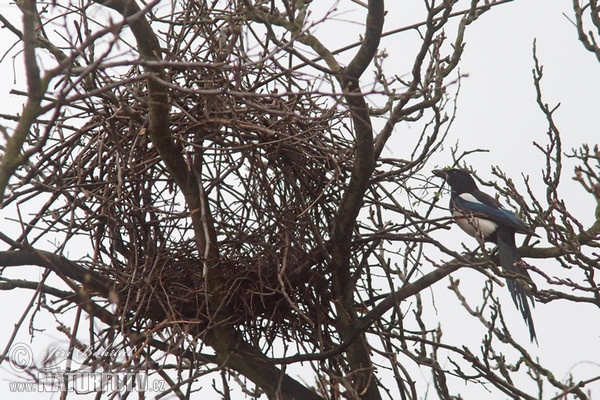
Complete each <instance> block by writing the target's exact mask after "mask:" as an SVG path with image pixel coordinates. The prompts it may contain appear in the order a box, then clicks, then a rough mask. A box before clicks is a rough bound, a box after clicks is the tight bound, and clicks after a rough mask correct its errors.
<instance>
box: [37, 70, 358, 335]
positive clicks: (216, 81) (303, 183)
mask: <svg viewBox="0 0 600 400" xmlns="http://www.w3.org/2000/svg"><path fill="white" fill-rule="evenodd" d="M265 69H266V66H264V65H261V66H255V67H249V69H248V70H246V71H243V73H244V74H243V77H240V73H241V72H240V71H235V70H234V69H228V68H224V69H222V70H215V71H210V70H207V69H205V68H198V69H193V68H177V67H172V68H171V69H170V70H168V71H167V75H168V76H169V77H170V78H169V79H170V80H171V82H175V83H176V84H177V85H180V86H181V87H182V89H181V90H177V89H176V88H171V92H170V101H171V104H172V108H171V115H170V122H171V129H172V137H173V139H174V140H175V141H176V142H177V143H178V145H179V148H180V149H181V152H182V154H184V157H185V158H186V160H188V161H189V162H188V166H189V168H196V169H197V170H196V171H194V173H195V174H196V175H197V176H198V177H199V178H200V182H201V184H202V186H203V188H204V190H205V191H206V193H207V195H208V198H209V201H210V212H211V214H212V217H213V220H214V223H215V228H216V232H217V237H218V243H217V246H218V249H219V265H218V268H220V270H221V271H222V272H221V273H222V277H224V279H226V281H227V285H226V287H227V288H228V292H227V293H226V296H225V298H226V300H227V306H228V307H229V308H230V309H231V310H233V312H232V315H236V318H237V320H236V321H231V322H232V323H237V324H243V325H244V327H245V329H244V330H245V331H247V332H250V331H252V330H255V329H258V330H261V331H262V332H263V335H265V334H266V332H267V330H265V329H264V328H265V325H269V329H268V332H269V335H273V337H274V336H275V335H284V336H285V335H288V334H291V333H290V332H295V334H296V335H304V334H306V333H302V332H307V331H312V330H313V328H314V326H318V325H320V321H324V320H325V319H327V318H330V317H331V316H332V312H331V310H328V309H327V308H326V306H325V305H327V304H331V302H330V301H328V300H329V299H327V298H325V296H327V295H328V293H329V291H328V290H324V289H325V288H326V287H327V285H328V277H327V274H326V268H325V262H326V261H325V257H324V252H325V247H326V246H327V245H326V243H327V239H328V238H327V233H328V232H329V230H330V228H331V223H332V219H333V216H334V212H335V209H334V207H335V205H337V204H339V196H340V193H341V192H342V190H341V189H342V188H341V187H340V185H341V184H342V182H343V181H344V177H346V176H347V175H348V174H349V171H348V163H347V161H348V159H349V158H350V157H351V156H352V151H351V146H350V143H349V142H348V138H347V137H345V136H344V133H343V132H346V130H345V127H344V125H343V115H342V114H341V113H340V112H339V111H338V109H337V107H336V106H335V103H334V102H333V101H331V99H328V98H326V97H321V96H317V95H315V93H314V87H313V86H312V85H313V84H314V82H311V81H309V80H304V81H303V80H301V79H299V78H298V77H294V76H283V75H282V74H279V73H278V72H277V71H266V70H265ZM137 73H138V71H136V70H132V71H130V74H129V76H126V77H125V78H128V77H135V76H136V75H137ZM273 74H276V75H275V76H279V77H280V78H279V80H275V81H273V82H271V83H270V84H267V83H261V82H262V81H261V80H263V79H266V77H270V76H274V75H273ZM277 74H279V75H277ZM291 81H293V82H294V85H295V86H294V88H295V90H296V92H297V93H296V94H283V95H281V94H278V93H277V92H280V93H281V92H284V91H287V90H288V89H286V86H283V84H282V82H287V83H289V82H291ZM299 85H303V87H302V90H298V86H299ZM183 88H185V89H183ZM146 103H147V96H146V87H145V83H144V81H143V80H140V81H137V80H135V79H132V80H131V83H129V84H127V85H125V86H122V87H120V88H118V90H117V91H115V92H113V93H107V94H106V95H105V96H104V97H103V102H102V104H97V103H92V102H91V101H90V102H88V103H87V104H86V106H87V107H89V109H88V110H87V111H86V113H87V114H88V115H90V114H91V115H94V116H93V117H92V118H91V119H89V120H88V121H87V123H86V124H85V125H84V127H83V128H81V129H78V130H77V131H75V132H74V133H72V134H69V135H68V136H66V137H65V138H64V139H63V140H59V141H57V142H56V144H55V145H54V146H51V147H49V149H48V150H47V151H46V152H45V153H44V154H43V155H42V160H41V161H40V162H39V163H38V165H37V168H38V169H39V170H50V171H48V174H46V175H45V182H44V183H43V184H44V185H46V186H51V187H54V188H55V190H56V193H60V194H62V195H63V196H64V197H65V199H67V201H65V204H64V206H63V208H62V209H61V210H54V211H53V212H58V213H59V214H60V215H63V216H69V215H72V216H74V217H73V218H74V219H73V222H74V224H76V226H77V227H78V229H75V230H73V231H72V236H77V235H81V234H85V235H86V236H88V237H89V238H90V239H91V241H92V244H93V248H94V249H95V251H96V253H95V255H94V259H95V260H97V261H98V262H95V265H100V266H99V267H98V269H99V270H100V271H101V272H102V273H103V274H105V275H106V276H110V278H111V279H112V280H113V281H114V282H115V292H116V294H117V295H118V296H117V297H118V299H119V300H118V302H119V305H120V309H121V313H122V316H124V317H126V318H127V319H128V320H130V321H131V320H133V321H135V320H136V318H139V319H140V321H141V320H146V319H148V318H149V319H151V320H154V321H164V320H173V321H181V320H186V321H196V322H197V323H199V324H200V325H203V324H206V323H207V322H208V318H209V316H208V315H207V312H206V304H205V296H206V293H205V283H204V279H203V276H202V263H201V261H200V260H201V257H200V255H199V254H198V251H197V248H196V247H195V241H194V237H193V231H192V229H191V224H190V219H189V217H188V216H189V210H187V209H186V208H185V205H184V201H183V196H182V195H181V194H180V193H179V191H178V188H177V186H176V185H175V183H174V182H173V180H172V179H171V177H170V174H169V173H168V171H167V170H166V168H165V166H164V164H163V163H162V162H161V160H160V157H159V156H158V154H157V152H156V150H155V149H154V148H153V146H152V143H151V141H150V139H149V137H148V134H147V131H146V129H147V126H146V120H145V115H146V114H147V104H146ZM199 160H201V162H199ZM198 166H200V167H198ZM46 217H48V218H49V217H50V216H49V214H48V215H46ZM303 324H309V325H312V327H311V328H310V329H301V327H300V326H301V325H303Z"/></svg>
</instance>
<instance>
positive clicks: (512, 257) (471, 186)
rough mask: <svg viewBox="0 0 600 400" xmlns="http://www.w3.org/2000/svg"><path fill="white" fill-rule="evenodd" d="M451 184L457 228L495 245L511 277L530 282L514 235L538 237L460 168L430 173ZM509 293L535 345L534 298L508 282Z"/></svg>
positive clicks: (501, 263)
mask: <svg viewBox="0 0 600 400" xmlns="http://www.w3.org/2000/svg"><path fill="white" fill-rule="evenodd" d="M432 173H433V174H434V175H435V176H438V177H440V178H443V179H444V180H445V181H446V182H447V183H448V185H450V190H451V192H452V193H451V196H450V211H451V212H452V215H453V216H454V218H455V219H456V223H457V224H458V226H460V227H461V228H462V230H464V231H465V232H467V233H468V234H469V235H471V236H474V237H476V238H479V239H483V240H484V241H486V242H493V243H496V244H497V245H498V259H499V260H500V265H502V268H503V269H504V270H505V271H507V272H510V273H512V274H518V275H521V276H523V277H524V278H526V279H527V280H529V281H530V277H529V273H528V272H527V270H526V269H524V268H522V266H520V264H522V263H523V261H522V260H521V256H520V255H519V250H518V249H517V246H516V244H515V233H522V234H525V235H533V236H537V235H536V234H535V232H534V231H533V230H532V229H531V228H530V227H529V226H527V225H526V224H525V223H524V222H523V221H522V220H521V219H520V218H519V217H518V216H517V215H516V214H515V213H513V212H511V211H509V210H506V209H505V208H504V207H502V205H501V204H500V203H499V202H498V200H496V199H495V198H493V197H492V196H490V195H488V194H486V193H483V192H482V191H481V190H479V188H478V187H477V184H476V183H475V180H474V179H473V177H472V176H471V174H470V173H469V172H467V171H465V170H462V169H456V168H451V169H438V170H434V171H432ZM507 285H508V290H509V291H510V294H511V296H512V299H513V301H514V302H515V305H516V306H517V309H518V310H519V311H520V312H521V315H522V316H523V319H524V320H525V324H527V327H528V328H529V335H530V336H531V341H534V340H535V341H536V342H537V337H536V334H535V328H534V326H533V318H532V316H531V308H530V307H529V302H531V305H532V306H534V301H533V297H532V296H531V294H530V293H528V292H526V291H525V289H524V288H523V286H522V285H521V284H520V283H519V282H517V281H515V280H513V279H507Z"/></svg>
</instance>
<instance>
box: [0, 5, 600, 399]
mask: <svg viewBox="0 0 600 400" xmlns="http://www.w3.org/2000/svg"><path fill="white" fill-rule="evenodd" d="M505 2H506V0H497V1H486V2H479V1H477V0H473V1H471V2H466V3H465V4H463V2H459V1H450V0H446V1H427V0H426V1H425V2H424V10H425V14H424V15H425V17H424V20H423V21H415V23H414V25H411V26H405V27H398V28H397V29H393V30H390V31H387V32H386V31H384V29H383V25H384V20H385V19H386V18H387V19H390V18H393V15H389V14H388V15H387V16H386V10H385V8H384V4H383V1H382V0H369V1H368V2H366V3H363V2H360V1H355V2H354V4H353V7H354V8H357V9H359V10H360V11H361V13H362V15H363V16H362V18H364V20H363V22H362V25H360V26H361V30H360V32H356V33H355V34H354V36H355V38H354V39H350V40H349V41H348V44H347V46H346V47H343V48H339V49H331V48H328V47H327V45H326V44H325V41H324V38H323V37H319V35H318V32H319V31H320V30H321V29H327V27H328V26H329V24H332V23H333V22H334V21H335V17H336V15H335V14H336V12H338V10H336V9H335V8H333V7H332V8H331V10H329V11H328V12H326V13H324V15H325V16H324V17H323V18H322V19H321V18H316V17H315V15H316V14H317V10H318V7H321V9H320V10H322V9H323V8H322V7H323V4H322V2H321V4H317V3H319V2H310V1H289V0H282V1H271V2H268V1H253V0H237V1H234V0H229V1H227V0H224V1H213V2H208V1H203V0H197V1H193V0H184V1H172V2H159V1H157V0H154V1H151V2H149V3H144V4H142V3H138V2H136V1H134V0H106V1H102V0H96V1H81V2H63V1H60V0H58V1H53V2H50V3H42V2H36V1H35V0H21V1H19V2H18V3H17V5H16V6H15V7H17V6H18V7H19V8H20V11H21V15H22V17H23V19H22V20H23V24H22V26H20V25H19V24H18V23H17V22H15V21H11V20H10V19H9V18H7V17H4V16H0V21H1V22H2V24H3V26H4V27H5V28H7V29H8V30H10V31H11V32H12V34H14V38H15V46H14V47H13V48H12V49H11V50H10V51H9V52H8V53H7V54H5V55H4V57H3V60H4V61H3V63H6V62H9V60H11V58H10V57H11V56H12V57H13V58H14V59H15V60H17V61H16V62H17V65H24V71H25V73H26V74H25V77H26V82H27V90H26V91H24V90H20V89H19V88H18V87H16V88H15V89H14V90H13V94H15V95H20V96H23V99H24V100H23V108H22V111H21V112H20V113H19V114H18V115H7V114H3V115H2V117H3V118H4V121H5V126H4V127H3V132H4V139H5V140H4V142H5V143H4V147H3V155H2V163H1V166H0V193H2V204H3V207H4V211H3V213H5V215H9V217H10V218H11V219H12V220H13V221H15V222H16V224H14V226H16V227H20V231H19V232H17V233H15V232H9V231H5V230H3V231H2V232H1V233H0V239H1V240H2V241H3V242H4V244H5V246H4V251H1V252H0V265H1V266H3V271H4V274H3V277H2V281H1V282H0V288H1V289H3V290H5V291H11V292H12V291H17V290H19V291H21V292H26V291H30V292H31V293H32V294H31V295H30V296H31V297H30V301H29V305H28V307H27V308H26V309H25V310H24V311H23V314H22V317H21V318H20V319H19V320H18V321H14V322H12V323H14V326H15V328H14V332H13V335H12V336H11V338H10V340H9V341H8V342H7V343H5V344H4V349H5V350H4V353H3V358H2V359H1V360H0V361H3V362H5V363H6V362H14V361H15V360H12V359H10V349H11V346H13V345H14V342H15V338H16V337H17V334H18V333H19V332H20V331H21V330H23V329H24V325H25V324H26V323H27V321H29V327H30V331H31V332H32V335H33V333H34V332H35V330H36V322H35V321H36V320H37V318H41V317H40V315H41V314H49V315H51V316H52V317H53V318H54V319H55V320H56V321H57V322H58V325H59V331H61V332H62V333H63V334H64V335H65V338H66V341H67V342H68V350H69V351H68V352H67V354H68V358H69V360H70V359H71V358H72V350H79V351H82V352H84V354H85V355H86V359H85V363H84V364H85V365H86V366H88V367H90V368H92V370H93V371H107V372H119V371H130V372H144V373H148V374H150V376H152V377H154V378H156V379H160V380H162V381H163V382H164V383H165V384H166V386H165V388H164V390H163V391H162V392H161V393H160V395H161V396H164V395H175V396H177V397H179V398H190V397H192V396H193V395H194V394H195V393H196V392H198V391H199V390H203V391H206V390H209V389H207V388H206V386H207V385H212V390H214V392H215V393H217V394H218V395H220V396H222V397H223V398H226V399H227V398H231V396H232V395H231V393H232V391H234V390H237V391H238V393H239V391H243V392H244V393H245V395H246V396H249V397H260V396H262V395H266V396H267V397H268V398H271V399H337V398H352V399H380V398H384V397H387V398H393V399H398V398H402V399H417V398H425V397H432V396H434V397H439V398H444V399H448V398H462V397H461V394H460V393H461V391H462V390H463V388H464V382H467V383H470V384H472V385H485V386H486V387H487V388H488V389H489V390H491V391H493V392H495V393H502V394H503V395H504V396H506V397H512V398H515V399H516V398H519V399H520V398H523V399H535V398H541V397H542V393H543V394H544V396H545V397H546V396H548V395H547V393H551V396H556V398H558V397H561V396H563V395H564V396H566V395H567V394H569V393H572V394H573V395H575V396H576V397H579V398H587V395H586V386H587V384H588V383H590V382H593V381H594V380H597V379H598V377H596V378H594V379H590V380H589V381H577V380H575V378H569V379H567V380H565V381H561V380H559V379H558V378H556V377H555V376H554V375H553V374H552V372H551V371H550V370H549V369H547V368H545V367H544V366H542V365H540V364H539V362H538V360H537V359H536V358H535V357H534V356H533V355H531V354H529V353H528V352H527V350H526V347H525V346H524V345H523V344H520V342H519V341H518V339H517V338H515V337H513V336H512V335H511V334H510V331H509V329H508V328H507V326H506V323H505V321H504V318H503V313H502V307H501V305H500V303H499V301H498V300H497V298H496V295H495V294H494V288H497V286H498V285H499V284H500V285H501V281H502V280H501V279H499V278H500V277H502V278H506V277H508V278H515V277H514V276H512V277H511V276H507V274H506V273H505V272H503V271H501V270H499V269H498V267H497V266H496V263H495V254H494V252H493V249H492V248H489V249H486V248H479V249H477V250H476V251H468V252H462V251H459V250H458V249H453V248H450V247H448V246H446V245H444V244H443V243H441V242H440V241H438V240H436V234H437V233H439V232H440V231H443V230H446V229H448V228H449V225H450V224H451V223H452V221H451V218H449V217H448V218H447V217H444V218H434V217H433V216H432V215H434V216H435V215H438V214H437V212H438V211H440V210H439V209H440V208H445V206H440V205H439V204H438V203H437V200H438V196H437V195H436V193H437V192H438V191H439V182H436V183H431V182H430V176H431V174H430V171H431V169H432V168H433V167H434V166H435V165H433V164H434V163H435V160H434V159H433V156H434V155H435V154H436V153H437V152H438V151H439V150H440V148H441V146H442V145H443V144H444V140H445V137H446V133H447V132H448V129H449V128H450V126H451V124H452V121H453V118H454V113H455V108H454V97H453V96H454V95H456V94H457V92H458V87H459V83H460V78H461V77H460V75H459V73H458V70H457V67H458V65H459V61H460V59H461V55H462V52H463V49H464V33H465V30H466V29H467V28H468V26H469V25H470V24H471V23H474V22H475V21H476V20H477V19H478V18H479V17H480V16H481V15H482V14H483V13H485V12H493V8H495V7H496V6H499V5H501V4H503V3H505ZM341 6H342V5H341V4H340V5H338V7H341ZM574 9H575V15H576V23H577V26H578V30H579V34H580V37H581V40H582V41H583V43H584V45H585V46H586V48H588V49H589V50H590V51H592V52H595V53H596V55H597V54H599V53H600V52H599V51H598V47H597V43H596V40H595V39H594V36H593V34H592V33H590V34H589V35H588V34H586V33H585V32H586V29H585V28H584V24H585V23H589V21H587V20H586V19H585V16H586V15H591V16H592V18H591V23H592V24H594V25H595V27H596V28H598V29H600V23H599V22H598V19H597V16H598V12H597V11H598V6H597V5H596V3H595V1H590V4H588V5H586V6H581V5H580V4H579V2H578V1H575V2H574ZM313 10H314V11H315V14H311V12H312V11H313ZM490 10H492V11H490ZM586 13H587V14H586ZM477 23H479V22H477ZM406 32H418V34H419V35H420V36H419V37H420V42H419V45H418V48H417V50H416V52H415V53H414V54H412V55H411V57H412V58H411V64H412V66H411V67H410V69H409V71H408V74H407V75H402V73H404V72H406V71H391V72H390V71H389V70H388V68H386V67H385V66H384V64H385V60H386V56H387V53H386V52H387V51H393V50H392V49H388V50H385V49H384V47H383V46H382V45H381V41H382V40H383V39H384V38H390V37H392V38H396V39H395V40H398V41H401V40H404V36H403V35H404V34H405V33H406ZM356 39H359V40H358V41H357V42H355V43H352V40H356ZM341 60H346V62H345V63H343V62H342V61H341ZM541 80H542V67H541V66H540V65H539V63H538V62H537V59H536V65H535V69H534V84H535V87H536V90H537V93H538V103H539V106H540V109H541V111H542V112H543V113H544V115H545V116H546V118H547V121H548V143H547V144H540V145H539V149H540V151H542V152H543V153H544V154H545V155H546V160H547V165H546V166H545V173H544V176H543V177H542V179H543V180H544V183H545V184H546V186H547V191H546V193H545V198H538V197H536V195H535V191H534V190H532V189H531V188H530V186H529V178H527V179H526V180H525V182H524V184H525V185H526V187H527V188H528V189H529V190H528V191H527V196H526V197H523V196H520V195H519V194H518V193H517V191H516V187H515V184H514V183H513V181H512V180H511V179H509V177H507V176H506V175H504V174H503V173H502V172H501V171H500V170H496V171H495V172H496V174H497V176H498V181H497V182H494V183H485V182H483V183H484V184H488V185H491V186H493V187H495V188H496V189H497V190H498V191H499V192H500V193H501V195H502V196H504V197H505V200H506V201H507V202H508V203H509V204H512V205H513V206H514V207H515V209H516V210H518V211H519V212H520V215H521V216H522V218H523V219H524V220H525V221H527V222H529V223H530V224H531V225H532V226H534V227H535V228H537V233H538V234H539V235H540V236H542V237H543V240H542V241H540V240H538V241H533V240H531V241H527V242H526V244H525V245H524V246H522V247H521V248H520V252H521V255H522V256H523V257H525V258H530V259H555V260H557V261H558V262H559V263H560V265H561V266H562V267H563V269H564V271H577V273H578V274H579V279H570V278H567V275H566V272H565V277H555V276H549V275H548V274H546V273H544V272H543V271H542V270H540V269H539V268H536V267H535V266H533V265H527V266H526V267H527V268H528V269H529V270H530V272H531V274H532V275H533V281H530V282H523V285H525V286H526V287H527V290H528V291H529V292H530V293H531V294H532V295H533V296H534V297H535V299H536V300H537V301H538V302H542V303H544V302H551V301H558V300H560V301H569V302H571V304H572V307H577V306H578V305H579V304H580V303H589V304H592V305H596V306H600V298H599V294H598V290H597V287H598V285H597V282H596V279H597V278H596V273H597V272H598V265H599V264H598V261H599V260H598V257H599V256H598V253H597V251H595V249H596V248H597V247H598V245H599V244H600V243H599V239H600V212H598V210H599V209H600V208H598V209H597V210H596V213H595V215H596V221H595V222H594V223H593V224H591V225H590V226H586V225H585V224H584V223H582V222H580V221H578V220H577V219H575V217H574V216H573V215H572V214H571V213H570V212H569V210H568V209H567V208H566V206H565V202H564V201H563V200H562V197H561V192H560V186H559V184H560V182H561V177H562V176H563V174H562V171H561V168H562V163H561V160H562V157H564V156H565V154H564V152H563V150H562V148H561V141H560V134H559V129H558V127H557V126H556V124H555V123H554V120H553V113H554V108H552V107H551V106H548V105H547V104H546V103H545V102H544V101H543V99H542V94H541V93H542V85H541ZM400 123H402V124H410V125H412V126H414V129H413V130H412V131H411V133H410V135H411V137H410V138H406V139H400V140H399V141H397V142H394V143H395V144H394V146H398V145H400V146H404V147H403V149H402V153H403V154H407V155H409V157H406V158H404V159H400V158H390V157H387V155H386V154H387V153H386V151H385V148H386V146H388V145H391V143H392V142H391V141H390V142H388V141H389V139H390V138H391V137H392V136H393V132H394V130H395V129H397V128H398V127H399V126H400V125H399V124H400ZM398 143H399V144H398ZM446 147H447V146H446ZM453 155H454V159H455V164H456V165H460V166H465V164H464V163H465V160H467V159H468V156H469V152H462V153H461V152H460V151H459V150H458V149H454V151H453ZM570 156H571V157H575V158H576V159H578V160H579V167H578V168H577V169H576V171H575V179H576V180H577V181H578V182H579V183H580V184H581V186H582V188H583V189H584V190H585V191H587V192H589V193H590V195H592V196H593V197H594V199H595V200H596V201H598V200H599V199H600V178H599V177H598V163H599V157H600V156H599V154H598V148H593V149H592V148H590V147H588V146H587V145H584V146H582V147H581V149H579V150H577V151H576V152H575V153H573V154H571V155H570ZM598 204H599V206H598V207H600V203H598ZM439 215H442V213H441V212H440V214H439ZM534 261H535V260H534ZM533 264H535V263H533ZM22 266H37V267H39V271H40V274H39V279H33V280H32V279H21V278H18V279H17V278H13V277H11V276H13V275H11V273H10V271H13V270H14V269H15V268H14V267H22ZM459 268H461V269H473V270H475V271H478V272H479V273H481V274H484V275H485V276H486V277H487V284H486V286H485V288H484V290H483V292H482V293H483V295H482V297H481V299H480V300H479V302H478V303H477V304H472V303H471V302H469V301H468V300H467V299H466V298H465V297H464V296H463V295H462V294H461V292H460V286H459V282H458V281H457V280H456V279H453V278H452V276H451V275H450V274H451V273H453V272H455V271H457V270H458V269H459ZM569 276H570V275H569ZM441 280H445V281H449V282H450V288H451V290H452V291H453V292H454V293H455V294H456V296H457V298H458V299H459V300H460V301H461V303H462V304H463V306H464V310H465V311H466V315H471V316H472V317H473V318H474V320H477V321H479V323H480V324H481V326H483V327H484V331H483V332H484V334H483V335H482V337H481V340H480V341H477V342H474V343H466V342H465V343H453V342H447V341H445V340H444V338H443V336H442V334H443V332H444V326H443V325H441V324H437V323H432V321H431V318H429V316H431V315H432V314H433V312H434V307H435V304H433V303H432V302H431V300H430V299H429V296H422V294H423V293H424V291H426V290H428V289H430V288H431V290H432V291H436V290H438V288H440V287H442V284H441V283H439V282H440V281H441ZM534 282H536V283H538V284H537V285H536V284H534ZM85 316H87V318H84V317H85ZM519 339H521V338H519ZM522 339H523V340H526V339H527V338H522ZM509 354H512V355H513V356H512V357H511V356H509ZM46 361H48V360H46ZM28 367H29V369H28V370H26V371H25V372H24V375H23V376H24V377H29V378H32V379H39V378H36V377H37V376H38V375H36V374H37V373H38V372H40V371H43V370H44V365H39V364H33V365H30V366H28ZM301 369H302V372H301V373H300V372H299V371H300V370H301ZM424 370H426V371H428V373H429V374H430V375H431V387H429V388H425V389H424V388H423V385H421V384H420V383H419V381H420V380H421V378H420V374H422V371H424ZM517 376H518V377H520V378H521V379H520V380H517V379H515V377H517ZM299 377H301V378H299ZM522 377H526V378H528V379H529V381H530V382H529V384H521V383H518V384H517V383H515V382H521V381H522ZM427 390H429V392H427ZM433 393H435V394H433ZM67 394H69V392H68V391H67V390H64V392H63V397H66V396H67ZM156 394H157V393H152V396H155V395H156ZM106 395H107V396H110V395H111V393H106ZM141 396H144V393H142V394H141Z"/></svg>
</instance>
